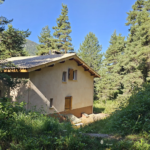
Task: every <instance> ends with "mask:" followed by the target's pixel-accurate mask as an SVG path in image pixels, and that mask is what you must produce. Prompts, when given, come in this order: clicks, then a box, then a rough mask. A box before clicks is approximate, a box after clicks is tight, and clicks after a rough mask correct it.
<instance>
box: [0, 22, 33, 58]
mask: <svg viewBox="0 0 150 150" xmlns="http://www.w3.org/2000/svg"><path fill="white" fill-rule="evenodd" d="M30 34H31V32H29V30H27V31H19V30H16V29H15V28H13V26H12V25H8V29H7V30H5V31H3V32H2V34H1V42H0V53H1V55H0V57H1V58H7V57H15V56H24V55H25V54H26V53H24V47H23V45H24V44H25V43H26V37H28V36H29V35H30Z"/></svg>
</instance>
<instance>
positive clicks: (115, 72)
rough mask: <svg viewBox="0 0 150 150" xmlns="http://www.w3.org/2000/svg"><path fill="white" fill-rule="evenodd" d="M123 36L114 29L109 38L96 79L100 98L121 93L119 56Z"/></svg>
mask: <svg viewBox="0 0 150 150" xmlns="http://www.w3.org/2000/svg"><path fill="white" fill-rule="evenodd" d="M125 45H126V41H125V37H122V36H121V34H119V35H117V34H116V31H115V32H114V33H113V35H112V36H111V39H110V46H109V48H108V49H107V51H106V54H105V55H104V56H105V59H104V60H103V62H102V67H101V70H100V75H101V78H100V79H99V80H98V81H97V84H96V90H97V93H98V97H99V98H100V99H101V100H106V99H114V98H116V97H117V95H118V94H121V93H122V88H123V87H122V81H121V80H122V66H120V57H121V55H123V53H124V50H125Z"/></svg>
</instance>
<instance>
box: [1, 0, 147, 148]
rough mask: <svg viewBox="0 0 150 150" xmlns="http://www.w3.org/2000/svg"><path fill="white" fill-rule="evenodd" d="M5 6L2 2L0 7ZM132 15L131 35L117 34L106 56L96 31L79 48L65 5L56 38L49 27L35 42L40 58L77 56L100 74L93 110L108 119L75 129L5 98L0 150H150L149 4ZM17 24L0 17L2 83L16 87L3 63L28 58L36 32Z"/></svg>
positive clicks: (140, 4)
mask: <svg viewBox="0 0 150 150" xmlns="http://www.w3.org/2000/svg"><path fill="white" fill-rule="evenodd" d="M3 2H5V0H0V4H3ZM125 13H126V12H125ZM127 15H128V16H127V20H126V24H125V26H128V36H127V37H123V36H122V34H121V33H120V34H117V30H115V31H114V33H113V34H112V36H111V37H110V41H109V47H108V49H107V50H106V52H105V53H102V45H100V44H99V40H98V38H97V37H96V35H95V34H94V33H93V32H89V33H88V34H87V35H86V36H85V39H84V41H83V42H81V44H80V48H79V49H78V50H77V51H75V50H74V46H73V43H72V38H71V36H70V33H71V32H72V30H71V24H70V22H69V17H68V6H67V5H65V4H62V10H61V15H60V16H59V17H58V18H57V20H56V24H57V25H56V26H54V27H53V28H52V29H53V30H54V32H53V35H51V31H50V28H49V26H45V27H43V28H42V30H41V33H40V36H38V39H39V44H38V45H36V44H35V43H34V45H35V46H36V49H37V53H36V55H47V54H49V51H50V50H57V51H60V52H61V53H62V54H64V53H74V52H75V53H76V54H77V55H78V56H79V57H80V58H81V59H82V60H83V61H84V62H86V63H87V64H88V65H89V66H90V67H91V68H93V69H94V70H95V71H97V72H98V73H99V74H100V76H101V78H97V79H94V97H93V99H94V112H95V113H101V112H103V113H107V114H109V116H108V117H107V118H105V119H103V120H99V121H96V122H94V123H92V124H89V125H87V126H84V127H81V128H79V129H76V128H74V127H72V125H71V123H69V122H67V121H66V122H62V123H59V121H58V120H57V119H55V118H52V117H47V116H45V115H43V114H42V113H41V112H38V111H27V110H25V109H24V105H25V104H24V103H17V102H15V103H11V99H9V98H8V97H7V96H5V97H2V98H0V149H2V150H5V149H11V150H19V149H20V150H23V149H24V150H28V149H39V150H48V149H52V150H53V149H58V150H61V149H62V150H63V149H75V150H76V149H77V150H78V149H81V150H82V149H86V150H87V149H98V150H99V149H102V150H103V149H106V150H109V149H111V150H116V149H117V150H123V149H124V150H129V149H132V150H133V149H135V150H143V149H145V150H149V149H150V116H149V115H150V92H149V91H150V83H149V82H150V0H137V1H136V2H135V4H134V5H133V6H132V8H131V10H130V11H129V12H127ZM12 21H13V19H11V20H9V19H7V18H6V17H3V16H1V17H0V80H1V81H2V82H3V83H4V84H5V85H7V86H9V87H11V88H15V87H16V86H17V84H18V83H20V82H21V81H19V80H14V79H12V78H11V77H10V76H8V75H6V74H4V73H2V71H3V63H2V62H4V61H6V59H7V58H9V57H18V56H29V52H27V51H28V50H27V49H26V47H25V46H24V45H25V44H26V42H27V40H26V38H28V37H29V36H30V34H32V32H31V31H30V30H29V29H27V30H26V31H23V30H18V29H15V28H14V27H13V26H12V25H11V22H12ZM7 24H8V27H7V29H6V25H7ZM35 46H34V48H33V49H34V53H35V51H36V50H35ZM8 65H12V64H8ZM0 84H1V82H0ZM82 133H83V134H82ZM84 133H103V134H109V135H113V136H114V137H115V138H113V139H103V138H100V137H92V138H91V137H88V136H84ZM100 141H103V142H104V144H100Z"/></svg>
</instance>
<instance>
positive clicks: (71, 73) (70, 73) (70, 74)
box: [68, 69, 77, 80]
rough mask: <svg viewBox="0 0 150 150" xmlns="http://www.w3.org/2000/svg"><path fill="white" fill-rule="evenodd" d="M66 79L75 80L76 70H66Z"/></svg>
mask: <svg viewBox="0 0 150 150" xmlns="http://www.w3.org/2000/svg"><path fill="white" fill-rule="evenodd" d="M68 79H69V80H77V70H73V69H69V70H68Z"/></svg>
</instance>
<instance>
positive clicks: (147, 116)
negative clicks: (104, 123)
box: [111, 84, 150, 135]
mask: <svg viewBox="0 0 150 150" xmlns="http://www.w3.org/2000/svg"><path fill="white" fill-rule="evenodd" d="M149 91H150V84H145V85H144V86H143V88H142V89H140V90H138V91H135V92H134V93H133V94H132V96H131V97H130V98H129V99H128V101H127V106H124V107H122V108H121V110H118V111H115V112H114V113H113V115H112V117H111V119H112V120H111V122H113V123H112V126H111V128H112V130H114V131H117V132H119V133H121V134H122V135H126V134H131V133H140V132H143V131H146V132H149V131H150V92H149Z"/></svg>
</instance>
